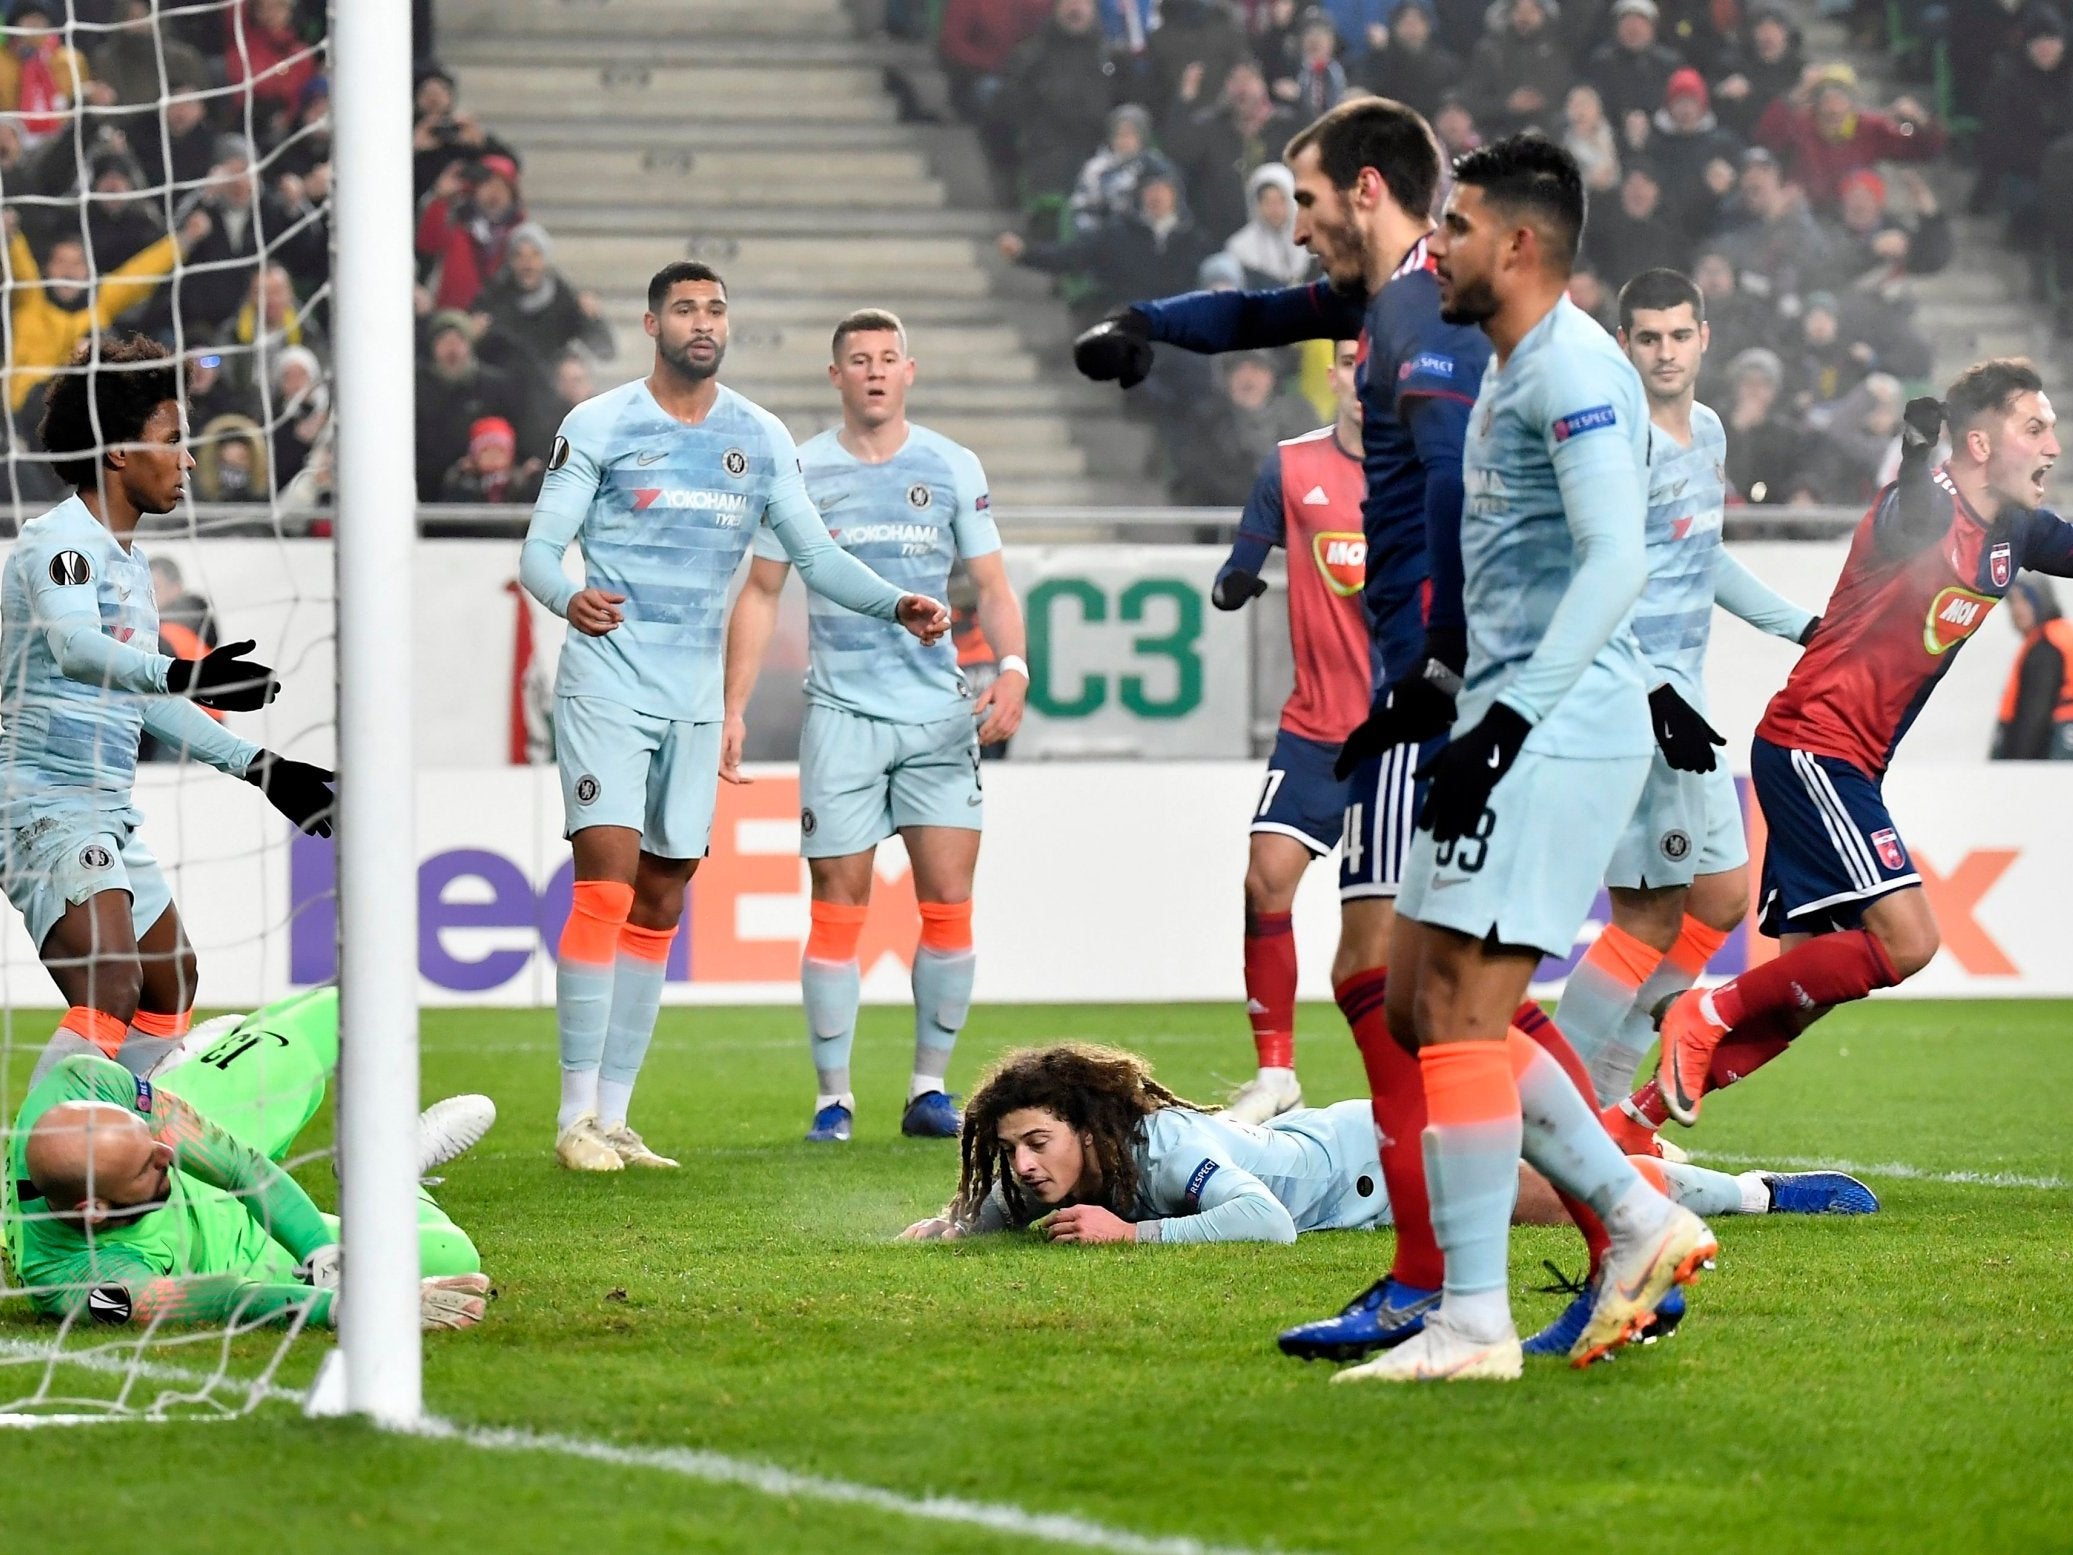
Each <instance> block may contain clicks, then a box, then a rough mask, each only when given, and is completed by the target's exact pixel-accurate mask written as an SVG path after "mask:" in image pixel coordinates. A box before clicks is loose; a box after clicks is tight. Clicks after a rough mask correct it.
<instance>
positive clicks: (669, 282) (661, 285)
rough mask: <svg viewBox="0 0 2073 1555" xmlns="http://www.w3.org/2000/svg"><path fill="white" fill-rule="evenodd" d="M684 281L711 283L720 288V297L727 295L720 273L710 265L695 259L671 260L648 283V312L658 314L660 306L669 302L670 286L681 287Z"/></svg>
mask: <svg viewBox="0 0 2073 1555" xmlns="http://www.w3.org/2000/svg"><path fill="white" fill-rule="evenodd" d="M686 281H711V282H712V283H713V285H715V286H717V287H719V288H720V295H721V296H723V297H724V296H726V295H727V283H726V282H725V281H723V280H721V279H720V272H719V271H717V270H715V269H714V268H713V267H712V266H711V265H708V264H702V263H700V262H699V261H698V260H696V259H673V260H671V261H670V262H669V263H668V264H666V265H664V266H663V267H662V268H661V269H660V270H657V271H656V272H655V278H654V279H653V280H652V281H650V282H649V283H648V311H649V312H650V313H660V312H661V311H662V305H663V304H664V303H665V302H667V301H669V291H670V288H671V287H672V286H681V285H682V284H683V283H684V282H686Z"/></svg>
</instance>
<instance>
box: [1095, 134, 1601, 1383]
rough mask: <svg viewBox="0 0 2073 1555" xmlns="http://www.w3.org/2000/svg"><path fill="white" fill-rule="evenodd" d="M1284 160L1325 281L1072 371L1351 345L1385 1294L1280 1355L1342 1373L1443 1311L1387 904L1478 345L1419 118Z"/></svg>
mask: <svg viewBox="0 0 2073 1555" xmlns="http://www.w3.org/2000/svg"><path fill="white" fill-rule="evenodd" d="M1283 160H1285V161H1286V162H1287V163H1288V165H1289V167H1290V169H1291V170H1292V171H1293V172H1294V174H1295V178H1296V207H1297V215H1296V238H1297V241H1299V242H1301V243H1303V244H1305V245H1306V246H1307V247H1308V248H1309V249H1310V250H1311V251H1312V252H1313V253H1315V254H1316V255H1317V257H1318V260H1319V262H1320V264H1321V265H1322V267H1323V269H1324V275H1323V277H1321V278H1320V279H1319V280H1316V281H1313V282H1311V283H1310V284H1309V285H1307V286H1292V287H1283V288H1279V289H1276V290H1271V291H1256V292H1191V293H1188V294H1187V295H1185V296H1180V297H1169V298H1163V299H1159V300H1155V301H1148V302H1139V303H1135V304H1132V305H1131V306H1130V307H1128V308H1125V309H1122V310H1120V311H1119V312H1118V313H1116V314H1115V315H1113V316H1112V317H1111V318H1110V319H1109V320H1107V321H1106V322H1104V323H1103V324H1101V325H1098V326H1097V327H1096V328H1094V329H1092V330H1090V331H1088V332H1087V333H1086V334H1085V335H1083V336H1081V338H1080V339H1079V341H1078V342H1077V343H1076V344H1075V346H1074V360H1075V361H1076V362H1077V363H1078V365H1079V367H1080V370H1081V371H1082V372H1083V373H1086V374H1087V375H1088V376H1089V377H1092V378H1098V379H1114V380H1116V381H1117V382H1119V383H1121V384H1122V385H1123V386H1124V387H1125V388H1128V387H1130V386H1131V385H1132V384H1134V383H1137V382H1139V381H1141V380H1142V379H1143V377H1144V375H1145V373H1146V372H1148V371H1149V370H1150V367H1151V363H1152V355H1153V350H1154V342H1158V341H1164V342H1168V343H1171V344H1173V345H1177V346H1180V347H1183V348H1185V349H1187V350H1191V351H1202V352H1214V351H1231V350H1245V349H1252V348H1257V347H1267V346H1278V345H1286V344H1291V343H1293V342H1295V341H1299V340H1313V339H1325V340H1337V339H1344V338H1345V337H1347V336H1348V335H1357V336H1358V337H1359V338H1360V340H1361V341H1362V342H1363V344H1364V348H1365V352H1366V356H1365V360H1364V361H1363V362H1362V364H1361V368H1360V379H1359V382H1360V398H1361V445H1362V451H1363V460H1362V462H1363V466H1364V469H1365V474H1366V480H1367V492H1366V497H1365V499H1364V500H1363V502H1362V506H1361V520H1362V529H1363V531H1364V535H1365V538H1366V540H1367V555H1366V574H1367V579H1366V585H1365V588H1364V590H1363V598H1364V601H1365V603H1366V605H1367V610H1368V616H1369V623H1370V627H1371V630H1372V632H1373V635H1374V643H1375V649H1376V657H1377V659H1378V660H1379V665H1378V668H1377V680H1376V688H1377V689H1376V691H1375V696H1374V701H1373V705H1372V706H1371V708H1370V710H1369V716H1368V719H1367V721H1366V722H1364V723H1363V724H1361V725H1360V727H1359V728H1357V729H1356V730H1355V731H1354V732H1353V734H1352V735H1351V736H1349V737H1348V740H1347V743H1346V745H1345V746H1344V747H1343V748H1342V749H1341V751H1340V754H1339V759H1338V761H1337V763H1336V764H1335V766H1334V768H1333V771H1334V775H1335V776H1338V777H1340V778H1346V779H1351V782H1352V787H1351V789H1350V791H1349V796H1348V797H1349V803H1350V804H1359V805H1363V806H1366V807H1367V808H1366V811H1365V814H1364V819H1365V820H1367V822H1368V825H1369V826H1371V827H1372V833H1371V834H1370V835H1371V837H1372V844H1371V845H1370V846H1367V847H1365V848H1364V850H1363V852H1364V855H1365V856H1364V857H1363V859H1362V860H1361V862H1360V865H1359V867H1358V868H1357V869H1354V868H1351V867H1350V866H1349V868H1347V869H1346V870H1344V871H1342V874H1341V884H1342V897H1343V895H1344V894H1345V893H1346V891H1347V889H1349V888H1351V889H1353V890H1355V891H1356V892H1359V891H1360V889H1361V888H1366V893H1365V894H1364V899H1363V900H1362V901H1361V902H1360V905H1358V906H1357V907H1356V908H1355V910H1354V912H1353V913H1352V914H1350V915H1348V914H1345V913H1344V912H1343V911H1342V916H1341V920H1340V963H1339V964H1340V967H1341V968H1344V967H1347V966H1351V967H1355V968H1358V970H1356V971H1354V972H1353V973H1352V974H1351V975H1349V976H1347V977H1345V978H1343V979H1342V980H1341V981H1339V983H1338V984H1337V986H1336V987H1335V989H1334V993H1335V995H1336V997H1337V999H1338V1003H1339V1008H1340V1009H1341V1010H1342V1011H1343V1012H1344V1013H1345V1016H1346V1020H1347V1023H1348V1025H1350V1026H1351V1027H1352V1028H1353V1035H1354V1041H1355V1042H1356V1043H1357V1044H1358V1046H1359V1048H1360V1053H1361V1059H1362V1063H1363V1065H1364V1066H1365V1068H1366V1070H1367V1076H1368V1088H1369V1092H1370V1095H1371V1097H1372V1099H1373V1105H1374V1112H1375V1127H1376V1129H1377V1130H1378V1132H1379V1134H1380V1137H1381V1140H1382V1169H1383V1173H1384V1175H1385V1176H1386V1177H1387V1178H1388V1184H1389V1197H1390V1202H1391V1203H1392V1204H1393V1205H1394V1206H1395V1213H1396V1225H1397V1239H1396V1258H1395V1261H1394V1263H1393V1264H1392V1266H1391V1268H1390V1272H1389V1274H1388V1275H1387V1277H1385V1278H1384V1279H1381V1280H1378V1281H1376V1282H1375V1284H1374V1285H1373V1286H1372V1287H1371V1288H1370V1289H1369V1290H1368V1291H1366V1292H1365V1293H1363V1294H1362V1295H1361V1296H1359V1297H1357V1298H1356V1299H1355V1300H1354V1301H1353V1302H1352V1303H1351V1304H1349V1306H1348V1307H1347V1308H1346V1310H1345V1311H1344V1312H1342V1313H1340V1314H1339V1315H1338V1316H1337V1317H1335V1318H1331V1319H1326V1320H1324V1321H1322V1322H1320V1323H1311V1324H1304V1325H1302V1326H1301V1327H1300V1328H1298V1329H1293V1330H1291V1331H1290V1332H1289V1333H1287V1334H1284V1335H1283V1336H1282V1339H1281V1347H1282V1349H1283V1350H1284V1351H1286V1352H1287V1353H1289V1354H1291V1355H1299V1356H1314V1357H1332V1358H1345V1357H1350V1356H1357V1355H1362V1354H1365V1353H1367V1352H1368V1351H1370V1350H1373V1349H1376V1348H1378V1347H1380V1346H1385V1345H1391V1344H1396V1343H1399V1342H1401V1341H1402V1340H1404V1339H1405V1338H1407V1337H1409V1336H1410V1335H1412V1334H1415V1333H1416V1332H1418V1329H1419V1327H1420V1325H1421V1324H1422V1323H1423V1322H1424V1318H1425V1314H1426V1313H1427V1312H1428V1311H1430V1310H1431V1309H1432V1308H1433V1306H1434V1305H1435V1304H1436V1303H1437V1302H1438V1300H1439V1286H1440V1274H1441V1260H1440V1251H1439V1246H1438V1244H1437V1243H1436V1242H1435V1241H1434V1239H1433V1235H1432V1225H1431V1219H1430V1217H1429V1216H1428V1215H1427V1213H1426V1207H1425V1205H1426V1192H1425V1166H1424V1161H1423V1159H1422V1157H1421V1154H1420V1147H1419V1139H1420V1136H1421V1135H1422V1133H1423V1131H1424V1129H1425V1121H1426V1120H1425V1093H1424V1089H1423V1083H1422V1081H1421V1079H1420V1077H1419V1073H1418V1065H1417V1061H1416V1060H1415V1059H1414V1058H1413V1057H1412V1056H1411V1054H1410V1052H1409V1051H1408V1050H1407V1048H1405V1047H1404V1046H1402V1045H1400V1044H1399V1043H1398V1042H1397V1041H1396V1039H1395V1038H1394V1037H1393V1036H1392V1035H1391V1032H1390V1026H1389V1021H1388V1019H1387V1016H1386V1014H1385V999H1386V996H1387V990H1388V987H1389V973H1388V967H1389V964H1390V960H1391V954H1392V952H1391V940H1392V935H1393V923H1394V920H1395V916H1396V912H1395V909H1396V901H1395V898H1396V895H1397V892H1398V889H1399V884H1400V871H1401V870H1402V868H1403V867H1404V864H1405V860H1406V858H1407V856H1408V853H1409V850H1410V843H1411V832H1412V819H1413V816H1414V815H1415V813H1416V806H1417V785H1416V783H1415V782H1414V780H1413V774H1414V769H1415V768H1416V767H1417V765H1418V763H1419V760H1420V758H1421V755H1426V754H1430V753H1431V752H1432V751H1434V750H1436V749H1437V742H1438V738H1439V736H1441V735H1442V734H1444V732H1445V731H1446V728H1447V724H1448V719H1449V718H1450V717H1451V714H1452V709H1453V706H1454V700H1453V693H1454V691H1455V689H1457V688H1458V685H1459V681H1460V673H1459V672H1460V670H1461V667H1462V665H1463V663H1464V662H1465V658H1466V652H1467V649H1466V645H1465V644H1466V639H1465V636H1464V633H1463V627H1462V617H1461V577H1460V566H1459V558H1460V540H1459V531H1460V525H1461V511H1462V486H1461V459H1462V445H1463V439H1464V437H1465V435H1466V430H1467V424H1468V411H1469V406H1470V404H1471V403H1472V401H1473V397H1474V394H1475V391H1476V386H1477V384H1478V383H1479V382H1480V381H1481V379H1482V374H1483V368H1484V365H1485V364H1486V363H1487V362H1488V361H1489V359H1490V345H1489V342H1488V340H1486V339H1485V338H1484V336H1483V335H1482V334H1481V332H1479V331H1478V330H1476V329H1474V328H1473V327H1471V325H1470V324H1469V323H1466V322H1450V321H1448V320H1447V319H1445V318H1443V317H1442V316H1441V313H1440V304H1439V290H1438V285H1437V282H1436V280H1435V278H1434V274H1433V267H1432V262H1431V259H1430V257H1429V255H1428V252H1427V240H1428V237H1429V235H1430V233H1431V232H1432V218H1431V215H1430V212H1431V209H1432V205H1433V200H1434V197H1435V195H1436V194H1437V192H1438V188H1439V178H1440V153H1439V143H1438V141H1437V139H1435V137H1434V136H1433V133H1432V128H1431V126H1430V125H1428V124H1427V123H1426V122H1425V120H1424V119H1423V118H1422V117H1421V116H1420V115H1419V114H1417V113H1416V112H1414V111H1413V110H1411V109H1409V108H1406V107H1405V106H1404V105H1403V104H1401V103H1394V102H1389V101H1386V100H1383V99H1380V98H1366V99H1361V100H1357V101H1352V102H1347V103H1342V104H1341V105H1340V106H1339V107H1337V108H1334V109H1333V110H1332V111H1331V112H1329V113H1327V114H1325V115H1324V116H1323V117H1321V118H1319V119H1318V120H1317V121H1316V122H1314V123H1313V124H1311V125H1310V126H1309V127H1308V128H1307V129H1305V130H1304V131H1303V132H1302V133H1301V134H1299V135H1297V136H1296V137H1295V138H1294V139H1293V140H1291V141H1290V142H1289V144H1288V147H1287V149H1286V151H1285V152H1284V154H1283ZM1428 598H1429V600H1430V619H1428V615H1427V600H1428ZM1421 742H1423V743H1422V744H1421ZM1250 948H1251V947H1249V949H1250ZM1516 1013H1517V1015H1518V1017H1519V1021H1520V1024H1521V1026H1522V1028H1526V1029H1530V1030H1531V1031H1532V1033H1533V1034H1534V1036H1535V1037H1536V1039H1537V1040H1548V1041H1550V1042H1553V1041H1555V1040H1557V1039H1556V1036H1555V1034H1554V1028H1553V1025H1552V1023H1551V1022H1549V1021H1548V1020H1547V1018H1546V1016H1545V1015H1543V1014H1542V1013H1541V1011H1540V1009H1539V1007H1538V1006H1536V1005H1524V1006H1522V1007H1521V1009H1520V1010H1519V1011H1517V1012H1516ZM1565 1051H1566V1050H1565ZM1571 1056H1572V1057H1573V1055H1571Z"/></svg>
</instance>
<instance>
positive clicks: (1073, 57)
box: [994, 21, 1116, 198]
mask: <svg viewBox="0 0 2073 1555" xmlns="http://www.w3.org/2000/svg"><path fill="white" fill-rule="evenodd" d="M1115 105H1116V69H1115V64H1114V62H1113V61H1112V60H1110V58H1109V56H1108V48H1107V45H1106V44H1105V43H1104V41H1103V39H1102V36H1101V28H1100V27H1099V26H1094V27H1090V28H1088V29H1087V31H1085V32H1083V33H1069V32H1067V31H1065V29H1064V28H1062V27H1060V26H1059V25H1058V24H1057V23H1056V22H1055V21H1054V22H1052V23H1051V24H1050V25H1049V26H1047V27H1045V28H1044V30H1043V31H1042V32H1040V33H1038V34H1037V35H1036V36H1035V37H1034V38H1031V39H1030V40H1029V42H1027V43H1025V44H1023V45H1022V47H1021V48H1020V49H1018V50H1016V52H1015V57H1014V58H1013V59H1012V60H1010V61H1009V62H1008V71H1007V78H1006V80H1005V81H1004V82H1003V84H1002V87H1001V91H1000V95H999V96H998V97H997V98H995V100H994V112H995V114H996V115H997V116H998V117H999V119H1000V121H1001V122H1002V123H1003V124H1004V125H1006V126H1007V127H1008V129H1009V131H1010V133H1011V134H1012V136H1013V138H1014V143H1015V153H1016V165H1017V171H1018V173H1019V175H1020V178H1021V184H1022V192H1023V196H1024V198H1029V197H1033V196H1036V195H1062V194H1064V193H1066V192H1067V191H1068V190H1069V189H1071V188H1072V186H1073V179H1074V178H1075V177H1077V176H1078V174H1079V171H1080V164H1081V163H1083V162H1085V161H1086V160H1087V155H1088V153H1089V152H1090V151H1092V150H1093V149H1094V148H1095V147H1096V146H1098V145H1100V144H1101V141H1102V133H1103V131H1104V130H1105V128H1106V127H1107V124H1108V111H1109V109H1111V108H1113V107H1114V106H1115Z"/></svg>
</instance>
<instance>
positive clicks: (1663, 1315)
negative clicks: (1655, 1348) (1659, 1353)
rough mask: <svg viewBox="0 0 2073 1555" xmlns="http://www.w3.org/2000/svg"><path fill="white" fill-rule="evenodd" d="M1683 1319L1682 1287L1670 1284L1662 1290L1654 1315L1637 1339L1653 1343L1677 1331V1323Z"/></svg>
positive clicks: (1643, 1342) (1642, 1342)
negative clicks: (1661, 1297) (1661, 1296)
mask: <svg viewBox="0 0 2073 1555" xmlns="http://www.w3.org/2000/svg"><path fill="white" fill-rule="evenodd" d="M1683 1321H1684V1287H1683V1286H1682V1285H1672V1286H1671V1287H1670V1288H1669V1289H1668V1290H1667V1291H1665V1292H1663V1299H1662V1300H1661V1301H1659V1302H1657V1303H1656V1315H1655V1316H1654V1317H1652V1318H1650V1319H1649V1320H1648V1324H1647V1326H1646V1327H1644V1328H1643V1329H1642V1330H1641V1337H1640V1339H1639V1340H1638V1341H1637V1342H1638V1343H1641V1344H1655V1343H1657V1342H1658V1341H1660V1340H1664V1339H1667V1338H1669V1337H1670V1336H1671V1335H1672V1334H1674V1333H1676V1332H1677V1325H1678V1324H1679V1323H1682V1322H1683Z"/></svg>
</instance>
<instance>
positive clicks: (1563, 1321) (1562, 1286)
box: [1519, 1263, 1597, 1356]
mask: <svg viewBox="0 0 2073 1555" xmlns="http://www.w3.org/2000/svg"><path fill="white" fill-rule="evenodd" d="M1545 1267H1546V1269H1547V1271H1548V1273H1550V1274H1552V1275H1553V1276H1554V1277H1555V1283H1554V1284H1552V1285H1543V1286H1540V1287H1539V1289H1540V1293H1541V1294H1542V1295H1546V1296H1568V1297H1569V1298H1570V1299H1569V1305H1568V1306H1566V1307H1564V1308H1563V1309H1562V1312H1561V1315H1560V1316H1559V1317H1557V1318H1556V1319H1555V1320H1554V1322H1552V1323H1550V1324H1548V1326H1547V1327H1545V1328H1543V1329H1542V1330H1541V1331H1540V1332H1539V1333H1537V1334H1535V1335H1533V1336H1532V1337H1531V1338H1530V1339H1526V1340H1522V1341H1521V1342H1520V1344H1519V1349H1520V1350H1521V1351H1522V1352H1523V1353H1525V1354H1527V1355H1561V1356H1567V1355H1568V1354H1569V1351H1570V1349H1571V1348H1572V1347H1573V1346H1574V1345H1575V1344H1576V1341H1577V1338H1578V1336H1579V1335H1581V1334H1582V1333H1583V1331H1584V1325H1585V1324H1586V1323H1588V1322H1590V1320H1591V1307H1592V1305H1593V1304H1594V1303H1595V1302H1596V1300H1597V1293H1596V1291H1594V1290H1593V1289H1592V1288H1591V1285H1590V1284H1589V1282H1587V1281H1584V1280H1579V1279H1573V1278H1571V1277H1570V1276H1569V1275H1566V1274H1564V1273H1563V1272H1562V1271H1561V1270H1560V1269H1558V1268H1556V1267H1555V1266H1554V1265H1553V1264H1551V1263H1546V1264H1545Z"/></svg>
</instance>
